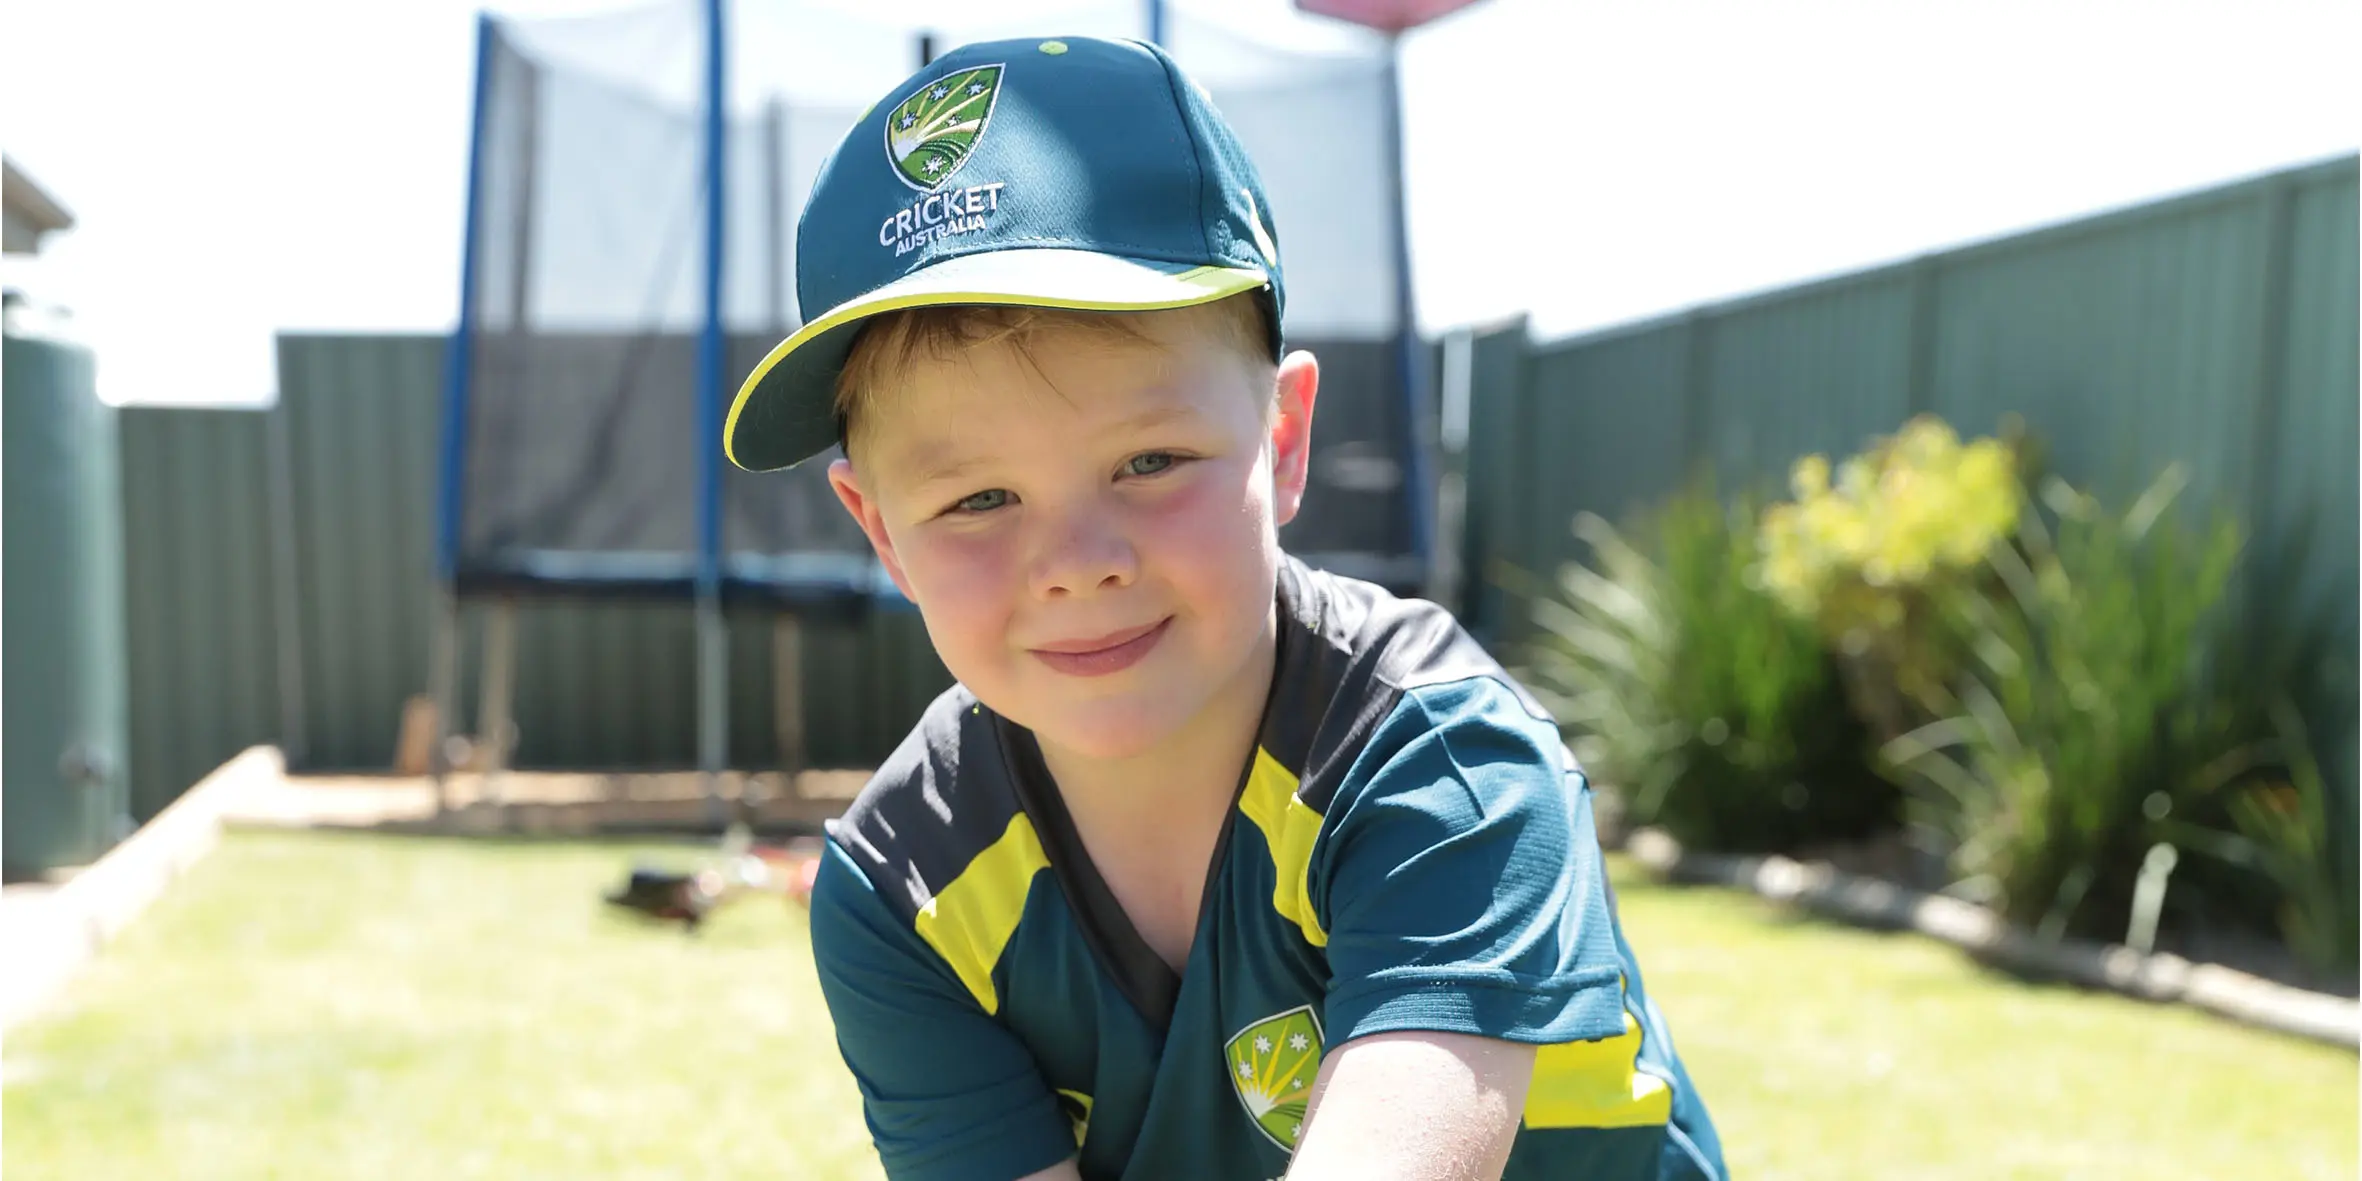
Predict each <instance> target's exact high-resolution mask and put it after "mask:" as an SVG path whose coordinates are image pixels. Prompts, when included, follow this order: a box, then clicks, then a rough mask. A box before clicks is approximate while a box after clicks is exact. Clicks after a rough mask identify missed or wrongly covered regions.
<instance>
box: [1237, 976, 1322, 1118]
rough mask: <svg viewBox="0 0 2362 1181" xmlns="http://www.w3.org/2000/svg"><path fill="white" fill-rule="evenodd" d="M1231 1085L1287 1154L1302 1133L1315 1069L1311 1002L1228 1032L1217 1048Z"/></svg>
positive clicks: (1316, 1026) (1316, 1033) (1316, 1022)
mask: <svg viewBox="0 0 2362 1181" xmlns="http://www.w3.org/2000/svg"><path fill="white" fill-rule="evenodd" d="M1222 1057H1223V1058H1224V1060H1225V1061H1227V1062H1228V1064H1229V1067H1230V1086H1231V1089H1232V1090H1234V1091H1236V1092H1238V1101H1239V1102H1240V1103H1241V1104H1242V1105H1244V1106H1245V1107H1246V1109H1247V1116H1248V1117H1249V1118H1251V1119H1253V1120H1254V1121H1255V1126H1256V1127H1258V1128H1261V1129H1262V1130H1263V1134H1264V1135H1266V1136H1269V1137H1271V1142H1272V1143H1274V1144H1277V1145H1279V1146H1280V1147H1281V1148H1283V1149H1286V1150H1287V1151H1289V1152H1294V1151H1296V1141H1297V1139H1298V1138H1299V1137H1301V1136H1303V1134H1304V1110H1305V1107H1306V1105H1308V1104H1309V1103H1310V1102H1311V1100H1312V1080H1313V1078H1314V1077H1315V1076H1317V1075H1318V1074H1319V1073H1320V1018H1318V1017H1316V1016H1314V1015H1313V1012H1312V1006H1310V1005H1298V1006H1297V1007H1295V1008H1293V1009H1289V1010H1288V1011H1287V1012H1284V1013H1275V1014H1273V1015H1271V1016H1269V1017H1265V1018H1264V1019H1262V1020H1261V1021H1257V1022H1256V1023H1254V1024H1253V1025H1250V1026H1247V1027H1246V1028H1245V1029H1242V1030H1239V1031H1238V1032H1237V1033H1236V1034H1233V1035H1232V1036H1231V1039H1230V1041H1229V1043H1228V1044H1226V1045H1224V1046H1223V1047H1222Z"/></svg>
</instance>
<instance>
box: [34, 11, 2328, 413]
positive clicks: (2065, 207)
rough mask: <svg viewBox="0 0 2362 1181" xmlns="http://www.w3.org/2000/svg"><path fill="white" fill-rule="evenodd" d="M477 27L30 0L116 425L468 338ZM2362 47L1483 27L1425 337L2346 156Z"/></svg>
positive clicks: (1930, 18)
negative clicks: (311, 343) (297, 361)
mask: <svg viewBox="0 0 2362 1181" xmlns="http://www.w3.org/2000/svg"><path fill="white" fill-rule="evenodd" d="M739 2H740V3H763V2H765V0H739ZM794 2H796V3H813V4H823V5H832V6H840V7H841V6H843V5H846V4H853V3H857V2H858V0H794ZM1003 2H1004V3H1005V4H1008V5H1012V6H1015V7H1022V6H1023V5H1024V4H1026V3H1027V2H1028V0H1003ZM775 3H776V4H777V5H778V6H779V7H781V8H783V9H784V8H787V7H789V5H790V3H791V0H775ZM617 6H618V0H514V2H511V3H503V4H498V5H495V6H494V7H495V9H496V10H497V11H499V12H502V13H507V14H515V15H519V16H548V15H563V14H575V13H586V12H597V11H603V10H608V9H612V8H615V7H617ZM1193 6H1194V7H1196V8H1198V9H1200V10H1211V11H1215V12H1218V13H1219V14H1220V15H1221V16H1222V18H1223V19H1225V20H1228V21H1231V22H1232V23H1234V24H1236V25H1238V26H1240V27H1242V28H1245V29H1250V30H1253V29H1260V28H1265V27H1270V28H1275V29H1276V28H1279V27H1280V26H1283V25H1287V26H1291V27H1294V26H1295V25H1296V22H1301V21H1302V20H1305V19H1308V18H1301V17H1296V16H1294V15H1293V14H1292V13H1290V12H1289V11H1288V9H1289V7H1290V6H1289V2H1288V0H1196V2H1195V3H1194V5H1193ZM476 7H477V6H476V5H475V4H474V3H471V2H465V0H213V2H212V3H208V4H204V5H191V4H185V3H171V2H167V0H137V2H134V0H72V2H67V0H48V2H37V0H16V2H15V3H12V4H11V5H10V6H9V9H8V16H7V24H8V35H7V36H6V37H5V38H0V148H4V149H5V150H6V151H7V152H8V154H9V155H10V156H11V157H12V158H13V159H15V160H16V161H17V162H18V164H19V165H20V166H21V167H23V168H25V169H26V170H27V171H28V172H30V173H31V175H32V176H34V177H35V178H36V179H37V180H38V181H40V183H41V184H42V185H43V186H44V187H46V188H47V189H49V190H50V192H51V193H52V194H54V195H55V196H56V197H57V198H58V199H59V200H60V201H61V202H63V203H64V204H65V205H66V206H67V207H68V208H69V209H70V210H72V211H73V213H74V214H75V216H76V217H77V219H78V220H79V225H78V226H77V228H76V229H74V230H73V231H71V232H69V233H66V234H63V235H58V236H55V237H53V238H52V239H51V242H50V248H49V249H48V251H47V252H46V254H45V255H44V257H43V258H41V259H39V260H37V261H35V262H32V263H21V262H18V261H17V260H15V259H10V260H9V264H8V270H9V275H8V282H9V283H10V285H12V286H22V287H25V288H27V289H28V290H30V291H32V292H34V293H35V294H37V295H38V296H40V297H42V298H44V299H47V300H50V301H53V302H56V303H60V304H63V305H65V306H66V307H67V308H69V309H70V311H71V313H72V316H71V320H70V324H71V325H72V329H71V330H72V331H73V333H74V334H76V335H78V336H79V337H81V338H82V339H83V340H85V341H87V342H88V343H89V344H90V345H91V346H92V348H93V350H94V352H96V354H97V355H98V366H99V382H100V394H101V396H102V397H103V398H105V399H106V400H108V401H111V402H117V403H125V402H179V403H205V404H241V403H254V402H261V401H267V400H268V399H269V398H270V397H271V396H272V388H273V381H274V379H273V373H272V333H273V332H274V331H277V330H282V329H299V330H336V331H405V332H407V331H446V330H448V329H449V328H450V326H451V324H452V321H453V319H454V316H455V313H456V308H457V304H458V289H459V281H458V270H459V245H460V238H461V222H462V215H463V197H464V190H465V176H466V160H467V151H468V142H467V141H468V104H469V97H470V83H471V76H472V71H473V66H474V60H473V59H474V54H473V42H474V22H475V12H476ZM949 7H952V5H951V4H950V3H949V0H900V2H899V3H897V4H896V5H895V6H894V9H893V11H894V12H895V13H897V14H898V15H907V16H908V18H909V19H911V20H913V21H914V22H915V21H918V20H922V19H925V16H926V13H927V12H928V11H930V10H931V9H944V8H949ZM2358 17H2362V5H2357V4H2355V3H2351V2H2341V3H2327V2H2319V0H2316V2H2310V3H2296V2H2290V0H2278V2H2269V0H2258V2H2253V3H2236V4H2234V3H2229V2H2227V0H2226V2H2221V3H2211V4H2192V3H2171V2H2167V0H2146V2H2142V3H2121V2H2112V0H2111V2H2103V0H2044V2H2040V3H2028V2H2016V0H1974V2H1961V0H1915V2H1913V3H1894V2H1892V0H1884V2H1851V3H1848V2H1840V0H1780V2H1777V3H1765V2H1761V0H1758V2H1754V3H1738V2H1706V0H1650V2H1647V3H1607V2H1596V3H1594V2H1586V0H1478V2H1477V3H1475V4H1473V5H1472V6H1470V7H1468V8H1467V9H1464V10H1462V11H1461V12H1459V13H1457V14H1455V15H1453V16H1450V17H1447V18H1445V19H1444V20H1442V21H1439V22H1437V23H1435V24H1433V25H1430V26H1427V27H1425V28H1422V29H1420V30H1417V31H1415V32H1413V33H1410V34H1408V35H1407V36H1406V37H1405V38H1404V40H1403V44H1402V61H1403V66H1402V73H1403V91H1404V98H1403V101H1404V108H1405V115H1404V122H1405V133H1404V135H1405V143H1406V148H1405V159H1406V166H1407V171H1408V174H1409V182H1408V183H1409V193H1408V198H1407V200H1408V208H1409V215H1410V227H1411V242H1412V251H1413V263H1412V265H1413V271H1414V274H1415V276H1416V281H1417V293H1418V302H1419V313H1420V320H1421V325H1422V327H1423V328H1424V329H1425V330H1427V331H1429V332H1438V331H1442V330H1445V329H1448V328H1451V327H1454V326H1459V325H1466V324H1471V323H1479V322H1490V321H1495V320H1498V319H1501V318H1503V317H1507V316H1511V315H1515V314H1518V313H1521V312H1522V313H1525V314H1527V315H1528V316H1529V317H1530V324H1531V326H1532V328H1533V330H1534V331H1535V333H1536V334H1537V335H1540V336H1543V337H1551V336H1559V335H1565V334H1570V333H1578V332H1584V331H1590V330H1594V329H1598V328H1603V327H1609V326H1613V325H1616V324H1621V323H1626V322H1629V321H1633V320H1638V319H1645V318H1649V317H1652V316H1656V315H1662V314H1665V313H1668V312H1673V311H1678V310H1681V309H1684V308H1687V307H1692V306H1695V305H1698V304H1701V303H1706V302H1711V301H1715V300H1720V299H1726V298H1730V297H1733V296H1737V295H1743V294H1748V293H1752V292H1756V291H1762V290H1766V289H1771V288H1776V287H1780V286H1785V285H1787V284H1790V283H1795V282H1799V281H1804V280H1809V279H1813V278H1818V277H1822V276H1827V275H1831V274H1837V273H1842V272H1845V271H1850V270H1855V269H1859V268H1862V267H1866V266H1873V265H1878V264H1881V263H1886V262H1892V261H1895V260H1898V259H1903V258H1908V257H1910V256H1913V255H1915V254H1919V253H1923V252H1926V251H1930V250H1936V249H1942V248H1945V247H1949V246H1955V245H1959V244H1962V243H1966V242H1970V241H1976V240H1980V239H1985V238H1991V237H1995V236H2000V235H2004V234H2007V233H2011V232H2015V231H2020V230H2024V229H2027V228H2031V227H2035V226H2039V225H2044V224H2049V223H2052V222H2056V221H2060V220H2065V219H2069V218H2072V217H2076V216H2079V215H2084V214H2088V213H2091V212H2095V211H2099V210H2104V209H2109V208H2116V207H2120V206H2123V205H2128V204H2135V203H2139V202H2142V201H2146V200H2150V199H2154V198H2156V197H2159V196H2163V195H2167V194H2171V193H2176V192H2182V191H2186V190H2189V189H2193V188H2200V187H2205V186H2208V185H2211V184H2216V183H2220V182H2222V181H2225V180H2230V179H2234V178H2239V177H2244V176H2250V175H2253V174H2255V173H2258V172H2263V171H2268V170H2271V169H2275V168H2280V167H2285V166H2289V165H2292V164H2298V163H2306V162H2311V161H2315V160H2320V159H2324V158H2328V157H2332V156H2337V155H2341V154H2346V153H2351V152H2353V151H2355V150H2356V148H2357V146H2358V145H2362V93H2357V91H2358V90H2362V87H2357V86H2356V84H2355V82H2354V79H2355V78H2356V77H2358V76H2362V75H2358V74H2357V72H2356V70H2355V69H2354V52H2355V47H2356V46H2357V45H2358V44H2362V39H2358V38H2357V36H2356V34H2357V33H2358V32H2362V18H2358Z"/></svg>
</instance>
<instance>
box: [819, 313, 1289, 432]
mask: <svg viewBox="0 0 2362 1181" xmlns="http://www.w3.org/2000/svg"><path fill="white" fill-rule="evenodd" d="M1151 316H1155V317H1175V318H1186V319H1187V320H1188V321H1189V322H1190V328H1191V329H1192V330H1193V331H1194V332H1195V333H1197V334H1198V335H1199V336H1200V338H1201V339H1207V340H1212V341H1214V342H1216V343H1218V344H1221V345H1223V346H1225V347H1228V348H1233V349H1236V350H1238V351H1239V352H1241V353H1243V354H1244V355H1245V356H1247V357H1248V358H1251V359H1252V360H1253V361H1255V362H1257V363H1259V364H1263V365H1269V364H1271V363H1272V358H1271V338H1270V337H1269V336H1268V335H1266V332H1267V330H1266V328H1265V318H1264V313H1263V308H1262V306H1261V304H1260V303H1259V302H1258V299H1257V296H1256V295H1255V294H1254V293H1251V292H1250V293H1246V294H1242V295H1234V296H1230V297H1228V298H1225V299H1218V300H1215V301H1213V302H1211V303H1204V304H1196V305H1193V306H1190V307H1183V308H1168V309H1162V310H1159V311H1150V312H1086V311H1076V310H1070V309H1067V308H1040V307H1018V306H1011V305H1000V304H952V305H946V306H940V307H919V308H906V309H904V310H902V311H897V312H886V313H884V314H881V315H878V316H875V317H872V318H871V319H870V321H869V323H868V324H866V325H865V326H863V328H862V329H861V332H860V335H859V336H857V337H856V338H855V339H854V342H853V351H852V353H851V354H850V355H849V356H847V357H846V358H845V365H844V368H843V369H841V370H839V371H838V373H837V383H836V415H837V421H838V423H839V424H841V426H842V430H843V435H844V439H845V442H846V444H847V446H848V447H849V446H850V445H851V441H852V438H853V435H854V432H855V431H856V430H858V429H859V426H860V423H861V420H862V419H863V418H864V417H865V416H866V415H867V414H869V413H870V412H871V411H873V410H874V409H875V407H876V406H877V403H878V399H879V397H880V396H881V395H882V394H883V393H884V392H885V391H887V390H889V389H891V388H893V386H894V384H895V382H896V381H897V380H898V379H899V378H900V377H901V375H902V373H903V372H904V371H905V370H907V369H909V368H910V366H911V365H912V364H914V363H916V362H918V361H921V360H928V361H943V360H949V359H951V358H954V357H959V356H964V355H966V354H968V353H970V352H972V351H974V350H977V349H981V348H987V347H991V346H994V345H1004V344H1005V345H1008V346H1009V347H1012V348H1014V349H1016V350H1017V351H1018V352H1019V353H1020V354H1022V355H1024V356H1025V357H1026V358H1027V359H1028V360H1029V361H1030V360H1031V359H1032V357H1033V348H1034V346H1035V345H1037V344H1038V343H1040V342H1041V340H1042V339H1043V338H1044V337H1046V336H1049V335H1051V334H1053V333H1057V332H1071V333H1076V334H1080V335H1082V336H1085V337H1087V338H1090V339H1093V340H1095V341H1097V342H1099V343H1102V344H1119V345H1148V346H1150V347H1157V348H1161V347H1163V344H1164V342H1163V341H1161V340H1159V339H1158V338H1157V337H1156V336H1155V335H1152V334H1151V333H1150V332H1149V330H1148V326H1147V324H1146V323H1144V320H1145V318H1147V317H1151Z"/></svg>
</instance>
